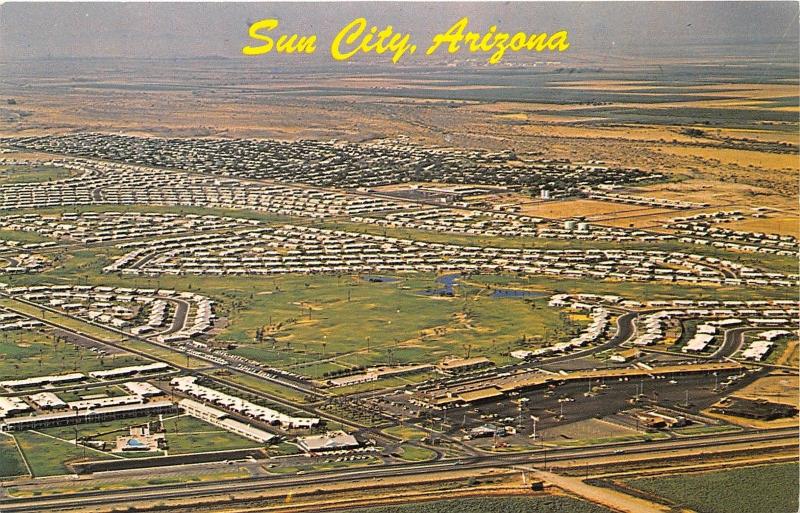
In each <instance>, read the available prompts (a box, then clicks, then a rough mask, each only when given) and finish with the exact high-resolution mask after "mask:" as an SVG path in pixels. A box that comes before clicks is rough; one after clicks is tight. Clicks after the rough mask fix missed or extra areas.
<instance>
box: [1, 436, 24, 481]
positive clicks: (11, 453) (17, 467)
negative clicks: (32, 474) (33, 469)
mask: <svg viewBox="0 0 800 513" xmlns="http://www.w3.org/2000/svg"><path fill="white" fill-rule="evenodd" d="M26 475H28V469H27V468H25V462H24V461H22V456H21V455H20V453H19V449H17V444H16V443H15V442H14V439H13V438H12V437H10V436H0V477H2V478H5V477H13V476H26Z"/></svg>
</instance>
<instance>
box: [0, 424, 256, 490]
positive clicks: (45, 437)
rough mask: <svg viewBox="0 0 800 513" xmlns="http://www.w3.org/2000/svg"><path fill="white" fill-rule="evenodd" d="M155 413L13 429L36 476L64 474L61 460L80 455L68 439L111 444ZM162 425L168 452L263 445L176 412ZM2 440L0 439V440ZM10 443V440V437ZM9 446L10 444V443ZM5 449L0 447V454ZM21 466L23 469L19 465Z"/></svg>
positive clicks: (99, 454)
mask: <svg viewBox="0 0 800 513" xmlns="http://www.w3.org/2000/svg"><path fill="white" fill-rule="evenodd" d="M157 421H158V417H157V416H153V417H134V418H129V419H118V420H109V421H106V422H96V423H91V424H79V425H78V426H77V432H76V427H75V426H61V427H53V428H46V429H41V430H37V431H25V432H20V433H15V435H14V436H15V437H16V438H17V441H18V442H19V444H20V446H21V447H22V450H23V452H24V453H25V456H26V458H27V459H28V462H29V464H30V465H31V469H32V470H33V473H34V474H35V475H37V476H44V475H56V474H64V473H66V472H67V469H66V466H65V463H66V462H69V461H72V460H75V459H79V458H83V456H84V447H83V446H82V445H81V446H77V447H76V446H75V445H73V444H72V443H71V441H73V440H75V436H76V434H77V436H78V438H82V439H88V440H93V441H103V442H108V443H109V444H110V445H113V443H114V442H115V440H116V438H117V437H118V436H126V435H128V433H129V428H130V427H131V426H137V425H142V424H146V423H151V427H153V428H155V427H157V425H156V424H154V423H157ZM164 429H165V431H166V440H167V445H168V450H169V454H189V453H197V452H211V451H225V450H233V449H248V448H254V447H263V444H259V443H257V442H254V441H252V440H249V439H247V438H244V437H241V436H239V435H236V434H234V433H231V432H229V431H225V430H224V429H222V428H220V427H217V426H213V425H211V424H208V423H207V422H204V421H202V420H199V419H196V418H194V417H190V416H188V415H180V416H176V417H168V418H165V419H164ZM0 441H2V440H0ZM12 444H13V441H12ZM12 447H13V445H12ZM4 454H5V453H4V452H3V449H2V447H0V457H2V456H3V455H4ZM85 454H86V457H87V458H88V459H109V458H120V457H145V456H154V455H160V454H163V453H162V452H160V451H159V452H156V453H154V452H147V453H130V454H113V453H110V452H104V451H100V450H93V449H89V448H87V449H86V450H85ZM23 470H24V469H23Z"/></svg>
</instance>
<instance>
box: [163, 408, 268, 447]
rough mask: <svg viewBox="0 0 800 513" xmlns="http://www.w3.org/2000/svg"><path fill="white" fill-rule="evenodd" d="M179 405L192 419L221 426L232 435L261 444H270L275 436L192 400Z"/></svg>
mask: <svg viewBox="0 0 800 513" xmlns="http://www.w3.org/2000/svg"><path fill="white" fill-rule="evenodd" d="M178 405H179V406H180V407H181V408H182V409H183V410H184V411H185V412H186V413H188V414H189V415H191V416H192V417H197V418H198V419H200V420H203V421H205V422H208V423H209V424H212V425H214V426H219V427H221V428H223V429H225V430H227V431H230V432H231V433H235V434H237V435H240V436H243V437H245V438H249V439H250V440H255V441H256V442H260V443H269V441H270V440H272V439H273V438H275V435H273V434H272V433H268V432H266V431H264V430H263V429H259V428H257V427H255V426H251V425H250V424H245V423H244V422H240V421H238V420H236V419H232V418H231V417H230V416H229V415H228V413H227V412H224V411H222V410H218V409H217V408H213V407H211V406H209V405H207V404H203V403H201V402H198V401H194V400H192V399H182V400H181V401H180V402H179V403H178Z"/></svg>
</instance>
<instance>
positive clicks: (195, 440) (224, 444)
mask: <svg viewBox="0 0 800 513" xmlns="http://www.w3.org/2000/svg"><path fill="white" fill-rule="evenodd" d="M214 429H216V431H213V430H214ZM167 445H168V446H169V453H170V454H189V453H194V452H210V451H229V450H233V449H250V448H255V447H263V446H264V444H260V443H258V442H255V441H253V440H248V439H247V438H243V437H241V436H239V435H236V434H233V433H230V432H228V431H223V430H221V429H220V428H215V427H214V426H211V425H208V428H207V432H205V433H177V434H174V433H173V434H167Z"/></svg>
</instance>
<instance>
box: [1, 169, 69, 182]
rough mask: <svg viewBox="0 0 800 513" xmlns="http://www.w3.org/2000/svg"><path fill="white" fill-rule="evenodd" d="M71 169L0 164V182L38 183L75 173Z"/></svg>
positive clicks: (59, 178)
mask: <svg viewBox="0 0 800 513" xmlns="http://www.w3.org/2000/svg"><path fill="white" fill-rule="evenodd" d="M75 174H76V172H75V171H73V170H71V169H64V168H60V167H50V166H17V165H14V166H0V184H9V183H40V182H51V181H53V180H61V179H64V178H69V177H70V176H73V175H75Z"/></svg>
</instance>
